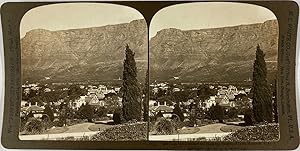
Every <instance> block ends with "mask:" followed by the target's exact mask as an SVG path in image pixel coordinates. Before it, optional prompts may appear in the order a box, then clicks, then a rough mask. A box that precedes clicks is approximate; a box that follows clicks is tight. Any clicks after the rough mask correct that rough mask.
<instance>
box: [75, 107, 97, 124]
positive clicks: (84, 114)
mask: <svg viewBox="0 0 300 151" xmlns="http://www.w3.org/2000/svg"><path fill="white" fill-rule="evenodd" d="M77 114H78V115H79V117H81V118H82V119H87V120H88V122H92V118H93V115H94V109H93V108H92V106H91V105H89V104H86V105H82V106H80V108H79V110H78V113H77Z"/></svg>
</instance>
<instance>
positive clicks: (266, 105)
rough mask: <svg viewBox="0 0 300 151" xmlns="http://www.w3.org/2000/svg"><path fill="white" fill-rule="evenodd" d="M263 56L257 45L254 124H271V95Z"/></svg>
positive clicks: (254, 76)
mask: <svg viewBox="0 0 300 151" xmlns="http://www.w3.org/2000/svg"><path fill="white" fill-rule="evenodd" d="M264 56H265V54H264V53H263V51H262V50H261V49H260V47H259V45H258V46H257V49H256V59H255V62H254V70H253V102H252V105H253V114H254V118H255V121H256V122H258V123H259V122H263V121H267V122H272V119H273V116H272V113H273V109H272V95H271V91H270V86H269V84H268V81H267V67H266V62H265V59H264Z"/></svg>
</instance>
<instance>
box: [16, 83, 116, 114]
mask: <svg viewBox="0 0 300 151" xmlns="http://www.w3.org/2000/svg"><path fill="white" fill-rule="evenodd" d="M46 86H47V85H45V86H43V87H41V86H39V84H23V85H22V89H23V93H24V94H25V95H28V94H29V93H30V92H31V90H40V91H44V92H45V93H47V92H51V91H55V90H51V89H50V88H48V87H46ZM80 88H81V89H86V90H87V94H86V95H83V96H80V97H78V98H76V99H75V100H72V101H69V104H67V105H68V107H69V108H72V109H74V110H78V109H79V108H80V107H81V106H82V105H86V104H89V105H91V106H95V107H108V106H109V104H108V103H107V102H109V101H115V102H117V104H118V105H119V106H121V105H122V98H121V97H119V96H118V95H117V94H118V93H119V92H120V89H121V88H120V87H109V88H108V87H107V86H105V85H98V86H93V85H88V86H84V85H80ZM61 90H62V91H68V90H69V88H62V89H61ZM62 103H65V101H64V99H62V98H57V101H55V102H49V104H48V105H49V106H56V107H58V106H60V105H61V104H62ZM45 105H47V103H46V102H44V103H43V104H38V103H37V102H35V103H34V104H31V103H30V102H27V101H25V100H22V101H21V114H20V115H21V117H22V116H25V115H28V114H29V113H32V114H33V116H34V117H36V118H41V117H42V116H43V115H44V109H45ZM53 112H54V116H55V117H56V116H57V113H58V109H57V108H56V110H53Z"/></svg>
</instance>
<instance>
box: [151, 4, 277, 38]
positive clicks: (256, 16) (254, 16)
mask: <svg viewBox="0 0 300 151" xmlns="http://www.w3.org/2000/svg"><path fill="white" fill-rule="evenodd" d="M271 19H276V17H275V15H274V14H273V13H272V12H271V11H270V10H268V9H267V8H264V7H260V6H257V5H251V4H243V3H229V2H225V3H224V2H204V3H203V2H199V3H197V2H196V3H189V4H180V5H173V6H170V7H167V8H164V9H161V10H160V11H159V12H158V13H156V14H155V16H154V17H153V18H152V21H151V24H150V32H149V34H150V37H154V36H155V35H156V33H157V32H158V31H160V30H162V29H165V28H177V29H181V30H191V29H205V28H216V27H225V26H235V25H241V24H252V23H262V22H264V21H266V20H271Z"/></svg>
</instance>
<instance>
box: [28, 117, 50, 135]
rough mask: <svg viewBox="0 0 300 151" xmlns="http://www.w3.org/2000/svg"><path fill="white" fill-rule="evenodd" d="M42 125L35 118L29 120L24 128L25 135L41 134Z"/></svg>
mask: <svg viewBox="0 0 300 151" xmlns="http://www.w3.org/2000/svg"><path fill="white" fill-rule="evenodd" d="M44 129H45V128H44V124H43V122H42V121H41V120H39V119H36V118H34V117H33V118H29V119H28V121H27V123H26V124H25V126H24V130H25V134H41V133H42V132H43V131H44Z"/></svg>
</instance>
